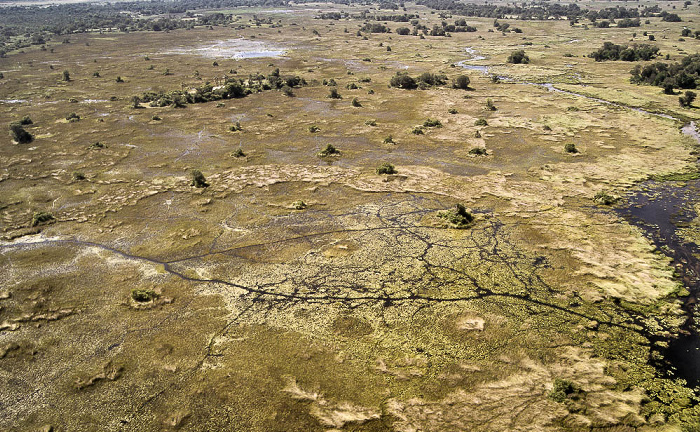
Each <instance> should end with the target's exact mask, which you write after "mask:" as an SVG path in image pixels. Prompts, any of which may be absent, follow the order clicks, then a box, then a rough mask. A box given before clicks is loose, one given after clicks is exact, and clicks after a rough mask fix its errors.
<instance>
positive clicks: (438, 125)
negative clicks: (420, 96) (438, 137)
mask: <svg viewBox="0 0 700 432" xmlns="http://www.w3.org/2000/svg"><path fill="white" fill-rule="evenodd" d="M423 126H425V127H430V128H432V127H435V128H441V127H442V123H441V122H440V120H437V119H435V120H434V119H430V118H429V119H428V120H426V121H424V122H423Z"/></svg>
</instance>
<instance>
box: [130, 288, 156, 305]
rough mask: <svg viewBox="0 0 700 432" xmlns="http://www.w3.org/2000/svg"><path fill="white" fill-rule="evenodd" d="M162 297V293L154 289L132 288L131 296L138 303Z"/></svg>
mask: <svg viewBox="0 0 700 432" xmlns="http://www.w3.org/2000/svg"><path fill="white" fill-rule="evenodd" d="M158 297H160V295H159V294H158V293H157V292H155V291H153V290H152V289H137V288H134V289H132V290H131V298H132V299H133V300H134V301H135V302H138V303H148V302H150V301H153V300H155V299H157V298H158Z"/></svg>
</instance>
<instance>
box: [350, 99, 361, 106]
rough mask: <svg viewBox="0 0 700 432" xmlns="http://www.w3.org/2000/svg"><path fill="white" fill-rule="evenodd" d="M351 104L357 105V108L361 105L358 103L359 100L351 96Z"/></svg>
mask: <svg viewBox="0 0 700 432" xmlns="http://www.w3.org/2000/svg"><path fill="white" fill-rule="evenodd" d="M352 106H354V107H358V108H359V107H361V106H362V104H361V103H360V101H359V100H357V98H353V99H352Z"/></svg>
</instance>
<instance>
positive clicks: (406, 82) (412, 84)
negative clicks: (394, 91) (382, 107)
mask: <svg viewBox="0 0 700 432" xmlns="http://www.w3.org/2000/svg"><path fill="white" fill-rule="evenodd" d="M389 85H390V86H391V87H398V88H400V89H405V90H413V89H415V88H418V83H416V80H415V79H413V78H411V77H410V76H409V75H408V74H407V73H406V72H396V75H394V76H393V77H391V80H390V81H389Z"/></svg>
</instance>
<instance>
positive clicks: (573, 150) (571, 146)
mask: <svg viewBox="0 0 700 432" xmlns="http://www.w3.org/2000/svg"><path fill="white" fill-rule="evenodd" d="M564 151H565V152H567V153H578V149H577V148H576V144H574V143H567V144H566V145H565V146H564Z"/></svg>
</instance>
